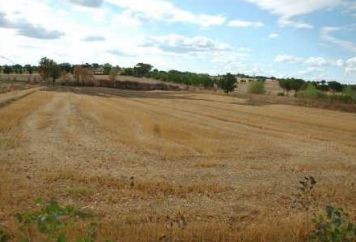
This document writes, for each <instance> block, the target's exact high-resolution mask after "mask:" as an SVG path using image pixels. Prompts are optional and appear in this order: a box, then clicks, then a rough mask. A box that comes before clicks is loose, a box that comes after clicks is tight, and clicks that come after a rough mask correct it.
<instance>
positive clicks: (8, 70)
mask: <svg viewBox="0 0 356 242" xmlns="http://www.w3.org/2000/svg"><path fill="white" fill-rule="evenodd" d="M3 72H4V73H5V74H10V73H12V68H11V67H10V66H8V65H5V66H4V70H3Z"/></svg>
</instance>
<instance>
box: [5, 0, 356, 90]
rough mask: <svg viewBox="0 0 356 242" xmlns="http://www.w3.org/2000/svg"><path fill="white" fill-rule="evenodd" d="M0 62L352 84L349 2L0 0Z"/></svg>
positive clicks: (355, 16)
mask: <svg viewBox="0 0 356 242" xmlns="http://www.w3.org/2000/svg"><path fill="white" fill-rule="evenodd" d="M0 34H1V35H0V36H1V39H0V56H1V58H0V64H11V63H9V61H8V60H7V59H6V58H8V59H11V60H12V61H14V62H16V63H21V64H26V63H31V64H35V63H37V62H38V61H39V59H40V58H41V57H42V56H48V57H50V58H53V59H55V60H57V61H58V62H71V63H83V62H90V63H92V62H99V63H105V62H109V63H111V64H114V65H120V66H132V65H134V64H135V63H137V62H147V63H151V64H153V65H154V66H155V67H157V68H159V69H164V70H169V69H178V70H188V71H196V72H204V73H210V74H221V73H226V72H232V73H246V74H252V75H268V76H272V75H273V76H277V77H291V76H294V77H302V78H305V79H308V80H320V79H327V80H339V81H342V82H346V83H356V1H354V0H298V1H295V0H274V1H271V0H179V1H178V0H36V1H28V0H12V1H1V2H0Z"/></svg>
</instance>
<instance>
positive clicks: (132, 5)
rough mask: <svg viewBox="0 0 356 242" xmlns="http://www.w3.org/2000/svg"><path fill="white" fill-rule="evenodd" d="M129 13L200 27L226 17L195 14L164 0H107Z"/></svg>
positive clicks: (218, 22)
mask: <svg viewBox="0 0 356 242" xmlns="http://www.w3.org/2000/svg"><path fill="white" fill-rule="evenodd" d="M107 1H108V2H110V3H111V4H114V5H116V6H118V7H120V8H123V9H124V11H128V12H129V13H130V14H131V15H136V14H138V15H140V16H141V17H144V18H147V19H153V20H161V21H167V22H186V23H191V24H196V25H199V26H202V27H209V26H213V25H222V24H224V23H225V21H226V19H225V17H224V16H223V15H209V14H195V13H192V12H189V11H186V10H183V9H181V8H178V7H177V6H175V5H174V4H173V3H172V2H169V1H165V0H146V1H144V2H143V1H142V0H107Z"/></svg>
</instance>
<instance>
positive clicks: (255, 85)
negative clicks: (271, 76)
mask: <svg viewBox="0 0 356 242" xmlns="http://www.w3.org/2000/svg"><path fill="white" fill-rule="evenodd" d="M248 92H249V93H253V94H263V93H265V92H266V89H265V83H264V82H263V81H253V82H250V83H249V84H248Z"/></svg>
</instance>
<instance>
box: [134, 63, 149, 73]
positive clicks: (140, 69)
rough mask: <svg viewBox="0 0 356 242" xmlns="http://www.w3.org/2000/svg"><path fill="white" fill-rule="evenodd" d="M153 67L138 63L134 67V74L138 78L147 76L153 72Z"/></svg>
mask: <svg viewBox="0 0 356 242" xmlns="http://www.w3.org/2000/svg"><path fill="white" fill-rule="evenodd" d="M152 68H153V66H152V65H150V64H145V63H138V64H136V66H135V67H134V69H133V70H134V73H135V75H136V76H145V75H146V74H148V73H149V72H150V71H151V70H152Z"/></svg>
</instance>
